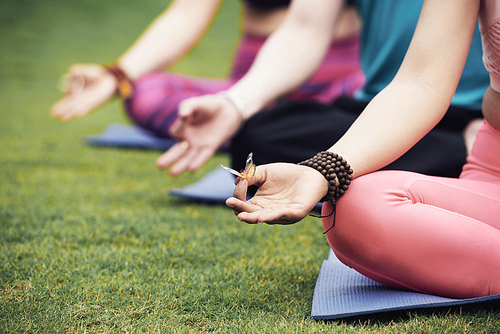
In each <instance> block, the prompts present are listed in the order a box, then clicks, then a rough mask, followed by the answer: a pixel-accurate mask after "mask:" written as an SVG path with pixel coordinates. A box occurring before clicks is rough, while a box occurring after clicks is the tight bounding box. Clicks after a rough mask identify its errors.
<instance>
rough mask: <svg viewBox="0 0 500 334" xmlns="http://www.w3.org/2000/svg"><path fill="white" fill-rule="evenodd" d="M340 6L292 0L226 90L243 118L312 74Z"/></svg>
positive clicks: (322, 53) (330, 34) (337, 2)
mask: <svg viewBox="0 0 500 334" xmlns="http://www.w3.org/2000/svg"><path fill="white" fill-rule="evenodd" d="M322 2H323V3H322ZM341 7H342V1H329V2H328V3H327V4H325V2H324V1H314V2H310V1H307V0H306V1H304V0H295V1H293V2H292V4H291V7H290V10H289V14H288V16H287V18H286V19H285V21H284V22H283V24H282V25H281V26H280V27H279V28H278V29H277V30H276V32H274V33H273V34H272V35H271V36H270V37H269V38H268V40H267V41H266V43H265V44H264V46H263V47H262V49H261V51H260V52H259V54H258V56H257V58H256V60H255V62H254V64H253V65H252V67H251V69H250V70H249V72H248V73H247V74H246V75H245V76H244V77H243V78H242V79H241V80H240V81H239V82H237V83H236V84H235V85H234V86H233V87H231V89H230V90H231V91H232V92H233V93H235V94H236V95H238V96H239V97H240V98H241V100H242V101H243V103H244V105H245V113H246V115H245V118H249V117H251V116H252V115H254V114H255V113H257V112H258V111H259V110H261V109H262V108H263V107H264V106H265V105H266V104H268V103H269V102H271V101H273V100H275V99H276V98H278V97H279V96H281V95H283V94H286V93H288V92H290V91H292V90H294V89H295V88H297V87H299V86H300V85H301V84H302V83H303V82H304V81H305V80H307V79H308V78H309V76H310V75H312V74H313V73H314V71H315V70H316V68H317V67H318V66H319V64H320V62H321V60H322V59H323V57H324V55H325V53H326V51H327V49H328V46H329V44H330V42H331V39H332V36H333V34H334V27H335V23H336V20H337V17H338V14H339V12H340V9H341Z"/></svg>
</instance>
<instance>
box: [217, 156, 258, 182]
mask: <svg viewBox="0 0 500 334" xmlns="http://www.w3.org/2000/svg"><path fill="white" fill-rule="evenodd" d="M220 166H221V167H222V168H224V169H225V170H227V171H228V172H229V173H231V174H234V175H236V176H238V177H242V178H244V179H247V178H249V177H252V176H254V175H255V170H256V169H257V167H256V166H255V164H254V163H253V153H251V152H250V154H249V155H248V157H247V162H246V165H245V169H243V170H242V171H241V172H237V171H235V170H234V169H232V168H229V167H226V166H224V165H222V164H221V165H220Z"/></svg>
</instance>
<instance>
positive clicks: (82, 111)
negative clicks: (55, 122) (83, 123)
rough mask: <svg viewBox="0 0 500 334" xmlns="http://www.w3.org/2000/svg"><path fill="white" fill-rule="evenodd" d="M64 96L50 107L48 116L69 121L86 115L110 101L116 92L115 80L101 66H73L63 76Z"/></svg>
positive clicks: (62, 88)
mask: <svg viewBox="0 0 500 334" xmlns="http://www.w3.org/2000/svg"><path fill="white" fill-rule="evenodd" d="M61 90H62V91H63V94H64V96H63V97H62V99H61V100H59V101H58V102H57V103H55V104H54V105H53V106H52V109H51V112H50V115H51V116H52V117H54V118H56V119H59V120H61V121H64V122H65V121H69V120H71V119H74V118H80V117H83V116H85V115H87V114H88V113H89V112H91V111H92V110H94V109H96V108H97V107H99V106H100V105H102V104H104V103H105V102H107V101H108V100H110V99H111V98H112V97H113V96H114V95H115V91H116V80H115V78H114V77H113V76H112V75H111V74H110V73H109V72H108V71H107V70H106V69H105V68H104V67H103V66H101V65H94V64H77V65H73V66H72V67H71V68H70V69H69V70H68V73H66V74H65V80H64V84H63V87H61Z"/></svg>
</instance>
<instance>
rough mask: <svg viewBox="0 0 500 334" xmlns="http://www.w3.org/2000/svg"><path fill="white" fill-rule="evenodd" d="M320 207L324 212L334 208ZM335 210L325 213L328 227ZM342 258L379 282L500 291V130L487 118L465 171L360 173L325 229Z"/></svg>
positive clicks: (444, 292) (434, 290)
mask: <svg viewBox="0 0 500 334" xmlns="http://www.w3.org/2000/svg"><path fill="white" fill-rule="evenodd" d="M331 210H332V206H331V204H326V205H324V206H323V212H322V214H323V215H327V214H329V213H330V212H331ZM332 223H333V217H329V218H324V219H323V225H324V228H325V230H326V229H328V228H330V227H331V225H332ZM327 238H328V242H329V243H330V246H331V247H332V249H333V251H334V252H335V254H336V255H337V257H338V258H339V259H340V261H342V262H343V263H344V264H346V265H347V266H349V267H352V268H354V269H355V270H357V271H358V272H360V273H362V274H363V275H365V276H367V277H370V278H372V279H373V280H376V281H378V282H380V283H383V284H386V285H388V286H392V287H395V288H399V289H405V290H414V291H419V292H423V293H428V294H434V295H441V296H446V297H452V298H469V297H479V296H487V295H492V294H499V293H500V131H497V130H495V129H494V128H493V127H492V126H491V125H490V124H489V123H487V122H485V123H484V124H483V126H482V128H481V129H480V131H479V133H478V135H477V138H476V141H475V143H474V147H473V151H472V154H471V155H470V156H469V157H468V159H467V164H466V165H465V166H464V168H463V172H462V174H461V175H460V178H458V179H453V178H442V177H431V176H426V175H421V174H417V173H410V172H402V171H380V172H375V173H371V174H368V175H364V176H361V177H359V178H356V179H355V180H354V181H353V182H352V184H351V186H350V188H349V190H348V191H347V192H346V193H345V195H344V196H343V197H341V198H340V199H339V200H338V203H337V212H336V221H335V226H334V227H333V228H332V229H331V230H330V231H329V232H328V233H327Z"/></svg>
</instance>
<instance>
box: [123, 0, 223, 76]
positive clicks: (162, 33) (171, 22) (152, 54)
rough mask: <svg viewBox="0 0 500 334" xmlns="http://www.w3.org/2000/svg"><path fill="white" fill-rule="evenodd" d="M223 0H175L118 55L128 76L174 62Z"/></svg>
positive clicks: (194, 42)
mask: <svg viewBox="0 0 500 334" xmlns="http://www.w3.org/2000/svg"><path fill="white" fill-rule="evenodd" d="M222 1H223V0H177V1H175V2H174V3H173V4H172V5H171V6H169V8H168V9H167V10H166V11H164V12H163V13H162V14H161V15H160V16H158V17H157V18H156V19H155V20H154V21H153V23H152V24H151V25H150V26H149V27H148V28H147V29H146V30H145V31H144V33H143V34H142V35H141V36H140V37H139V39H137V41H136V42H135V43H134V44H133V45H132V46H131V47H130V48H129V49H128V50H127V51H126V52H125V53H124V54H123V55H122V56H121V57H120V58H119V59H118V63H119V64H120V66H121V67H122V69H123V70H124V71H125V73H127V75H128V76H129V77H130V79H132V80H135V79H137V78H139V77H141V76H142V75H144V74H146V73H148V72H151V71H153V70H157V69H162V68H165V67H168V66H171V65H173V64H174V63H175V62H176V61H177V60H179V59H180V58H181V57H182V56H184V55H185V54H186V53H187V52H189V51H190V50H191V49H192V48H193V47H194V46H195V45H196V44H197V43H198V42H199V40H200V39H201V38H202V36H203V34H204V33H205V32H206V30H207V29H208V27H209V26H210V24H211V23H212V21H213V19H214V16H215V15H216V13H217V11H218V9H219V7H220V5H221V3H222Z"/></svg>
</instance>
